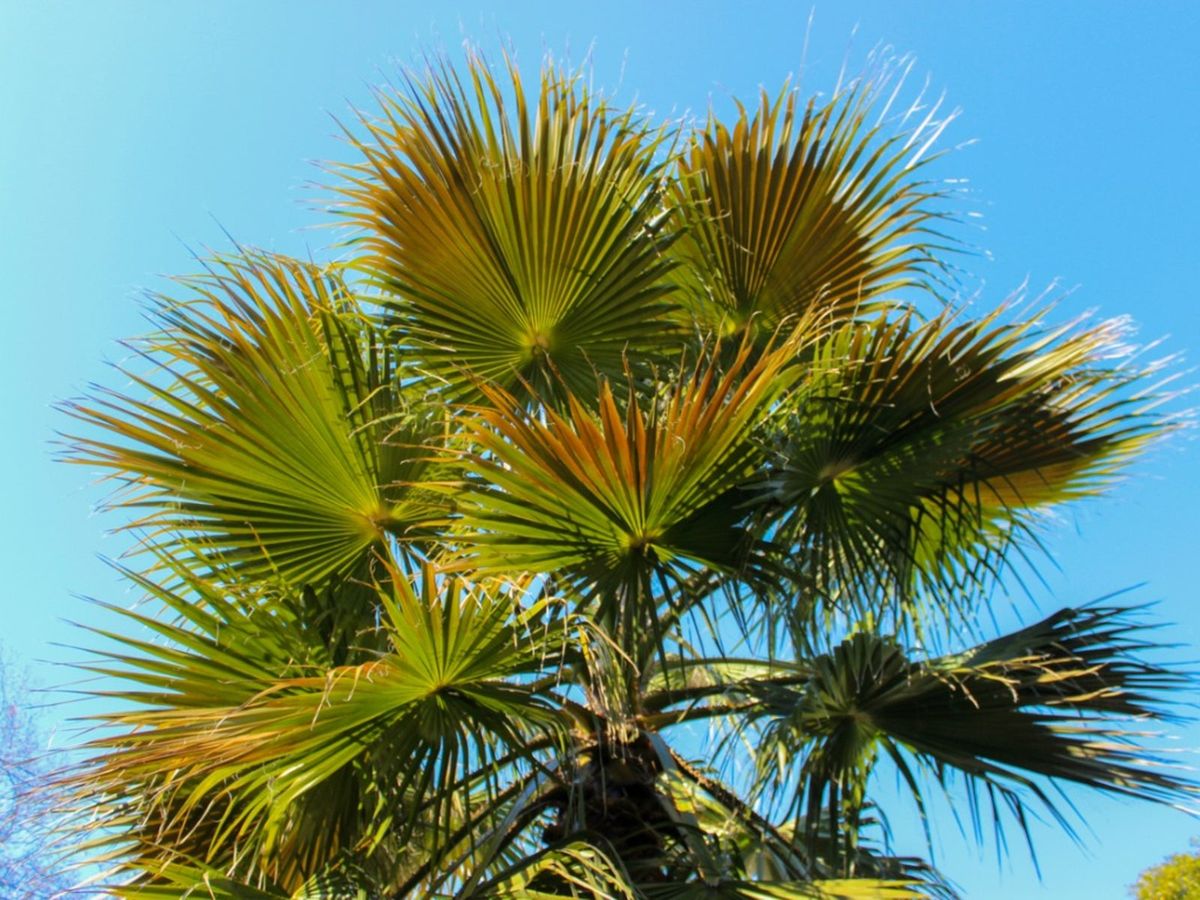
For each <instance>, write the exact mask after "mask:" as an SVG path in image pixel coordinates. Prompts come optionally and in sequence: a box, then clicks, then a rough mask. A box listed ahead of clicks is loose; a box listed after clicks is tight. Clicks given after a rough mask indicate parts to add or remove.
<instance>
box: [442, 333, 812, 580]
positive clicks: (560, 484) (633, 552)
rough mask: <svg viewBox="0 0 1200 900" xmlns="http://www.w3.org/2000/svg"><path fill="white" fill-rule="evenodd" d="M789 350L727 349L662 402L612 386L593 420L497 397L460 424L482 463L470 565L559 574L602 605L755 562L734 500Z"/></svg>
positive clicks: (470, 519) (784, 377) (472, 491)
mask: <svg viewBox="0 0 1200 900" xmlns="http://www.w3.org/2000/svg"><path fill="white" fill-rule="evenodd" d="M795 354H796V346H795V343H794V341H785V342H784V343H783V344H782V345H781V346H780V347H778V348H776V349H775V350H773V351H771V352H768V353H766V354H761V355H760V354H756V353H755V352H754V351H753V349H752V348H751V346H750V345H749V344H748V343H747V344H743V346H742V347H741V349H740V350H739V351H738V352H737V354H736V355H735V356H734V357H733V358H732V359H731V361H729V362H728V363H727V365H726V366H724V367H722V365H721V362H720V356H721V353H720V352H719V350H715V351H714V352H712V353H711V354H710V355H709V356H708V357H707V358H706V359H702V360H701V361H700V362H698V363H697V364H696V365H695V367H694V369H693V370H692V371H691V372H690V373H684V374H682V375H681V380H680V381H679V382H678V383H677V384H676V385H675V387H673V388H671V389H669V390H668V391H666V392H665V394H664V395H663V396H660V397H650V398H639V397H638V396H637V395H636V394H635V393H634V392H633V390H632V389H631V391H630V395H629V397H628V399H627V401H626V403H625V409H624V412H622V411H621V409H620V407H619V404H618V402H617V400H616V398H615V396H614V394H613V391H612V389H611V388H610V386H609V385H608V383H607V382H605V383H602V384H601V386H600V392H599V400H598V404H597V406H598V411H597V412H594V413H593V412H592V411H591V410H590V409H589V408H588V406H586V405H585V404H583V403H581V402H580V401H579V400H577V399H576V398H575V396H574V395H570V396H568V398H567V399H568V402H567V406H566V409H565V410H564V411H563V412H561V413H560V412H556V411H554V410H553V409H546V410H543V411H541V412H539V413H537V414H534V413H528V412H524V411H522V410H521V408H520V407H519V406H518V405H517V404H516V402H515V401H514V400H513V399H512V398H510V397H508V396H506V395H504V394H503V393H501V392H500V391H498V390H496V389H491V388H489V389H487V390H486V394H487V396H488V397H489V398H490V399H491V400H492V405H491V406H489V407H481V408H475V409H472V410H470V411H469V413H468V414H467V415H466V416H464V417H463V418H462V420H461V425H462V427H463V429H464V431H465V433H466V435H467V438H468V440H469V441H470V443H471V445H473V447H474V448H475V449H474V452H473V453H472V454H471V455H470V456H468V458H467V462H466V465H465V467H466V470H467V472H468V473H469V474H470V475H472V476H473V479H472V480H471V481H469V482H468V487H467V492H466V493H465V495H464V497H463V500H462V502H461V503H460V505H459V510H458V511H459V513H460V515H461V517H462V523H463V527H464V528H465V529H468V535H467V536H466V540H467V544H466V546H467V547H470V548H471V550H470V553H471V554H472V564H473V565H475V566H478V567H479V568H480V569H481V570H482V571H490V570H503V569H505V568H506V567H513V566H516V567H518V568H520V569H522V570H526V571H532V572H545V573H555V574H557V575H559V576H560V577H565V578H566V579H567V580H574V581H576V582H577V583H579V584H581V585H591V586H594V587H596V588H598V589H600V590H601V591H602V592H604V591H609V590H612V589H614V588H616V587H619V586H628V585H631V584H632V585H634V586H641V585H642V584H643V583H644V582H645V581H646V580H647V579H648V578H649V576H650V575H651V574H655V573H657V574H659V575H664V576H669V577H670V578H671V579H672V580H682V579H683V578H686V577H687V575H688V574H689V572H690V571H692V569H694V567H695V566H698V565H699V566H707V567H712V568H716V569H718V570H726V571H731V570H733V569H735V568H736V567H737V566H738V564H739V563H740V562H742V561H744V559H745V558H744V556H742V555H740V551H742V550H745V549H747V548H746V547H745V546H744V542H743V541H740V540H739V534H740V533H741V532H740V531H739V530H738V529H737V528H736V527H735V526H736V525H737V522H738V521H739V520H740V519H743V518H744V517H745V516H746V514H747V510H745V509H744V508H741V507H740V506H739V502H738V493H737V491H738V488H739V487H740V486H741V485H742V484H743V483H745V482H746V481H747V480H748V479H749V478H750V477H751V476H752V475H753V473H754V472H755V471H756V470H757V467H758V466H759V465H761V451H760V448H759V446H758V444H757V443H756V442H755V441H754V440H753V439H752V432H753V426H754V425H755V423H756V422H758V421H759V419H761V417H762V416H763V415H764V413H765V412H766V410H767V409H768V408H769V407H770V406H771V403H772V401H773V399H774V398H776V397H778V396H779V394H780V393H782V392H783V391H785V390H786V389H787V387H788V385H789V384H790V383H791V382H793V381H794V380H795V379H796V378H797V377H798V372H799V370H798V369H797V368H796V367H795V366H792V365H791V363H792V362H793V361H794V358H795Z"/></svg>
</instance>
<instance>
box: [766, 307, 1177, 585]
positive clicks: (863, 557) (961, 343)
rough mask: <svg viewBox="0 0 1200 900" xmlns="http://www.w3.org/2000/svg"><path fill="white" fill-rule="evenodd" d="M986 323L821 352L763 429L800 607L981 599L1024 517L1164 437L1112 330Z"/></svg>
mask: <svg viewBox="0 0 1200 900" xmlns="http://www.w3.org/2000/svg"><path fill="white" fill-rule="evenodd" d="M1002 314H1003V313H1002V312H1001V311H997V312H995V313H993V314H991V315H988V316H984V317H982V318H980V319H976V320H974V321H962V322H956V321H955V320H954V318H953V316H952V315H951V314H949V313H947V314H945V315H942V316H939V317H937V318H935V319H933V320H931V321H928V322H926V323H923V324H914V323H913V321H912V319H911V317H908V316H904V317H899V318H897V319H895V320H893V321H891V322H889V323H886V324H884V323H875V324H871V325H855V326H851V327H848V328H846V329H844V330H842V331H841V332H839V333H837V334H836V335H834V336H833V337H831V338H830V339H829V340H827V341H825V342H823V343H822V344H821V345H820V347H819V349H818V350H817V352H816V353H815V354H814V358H813V360H812V365H811V369H810V371H809V373H808V377H807V378H806V379H805V381H804V382H803V384H802V385H801V386H800V387H799V388H798V390H797V391H795V392H794V394H793V396H792V397H791V398H789V403H790V404H791V405H790V408H789V409H788V410H786V411H785V412H784V413H783V414H782V415H780V417H779V419H778V420H777V422H776V427H777V433H778V438H777V440H776V447H777V455H776V456H775V458H774V461H773V465H772V467H771V470H770V474H769V475H768V477H767V478H766V479H765V480H764V482H763V483H762V485H761V493H760V497H761V499H762V502H763V508H764V512H765V513H766V515H767V518H768V520H769V521H772V522H777V523H778V530H777V531H776V532H775V539H776V541H778V542H779V544H780V546H781V547H782V548H784V550H785V552H786V554H787V558H788V559H789V560H790V564H791V568H792V571H793V572H794V573H795V578H796V581H797V583H798V584H799V585H800V586H801V589H802V590H803V591H806V592H809V593H815V594H816V596H817V597H818V598H820V599H822V600H824V601H826V602H842V603H845V604H846V605H848V606H855V605H863V604H865V605H867V608H872V607H871V604H872V603H873V602H874V601H875V600H876V599H877V598H878V597H880V596H881V595H882V596H883V597H890V598H892V599H893V600H896V599H898V600H899V601H900V602H901V603H906V602H907V601H908V598H909V597H910V596H911V593H912V592H913V591H914V590H916V589H918V588H923V587H925V588H929V589H930V591H931V592H932V593H933V594H935V595H937V594H938V593H939V592H940V593H941V595H942V596H949V597H953V596H957V593H958V589H959V588H961V587H962V586H963V585H967V586H972V587H976V586H980V585H984V584H987V583H989V582H990V581H991V580H992V579H993V578H994V576H996V575H997V574H999V572H1000V571H1001V570H1002V568H1003V566H1004V560H1005V556H1006V553H1007V552H1008V551H1009V549H1010V548H1011V546H1012V544H1013V541H1014V540H1015V539H1017V538H1020V537H1024V536H1026V532H1027V531H1028V530H1029V529H1030V527H1031V525H1032V524H1033V523H1034V521H1035V519H1034V514H1035V513H1037V512H1038V511H1040V510H1044V509H1046V508H1048V507H1051V506H1053V505H1055V504H1058V503H1062V502H1064V501H1068V500H1074V499H1078V498H1081V497H1086V496H1090V495H1093V494H1096V493H1098V492H1099V491H1101V490H1102V489H1103V488H1104V487H1105V486H1107V485H1108V484H1109V483H1110V482H1111V481H1112V479H1113V476H1114V475H1115V474H1116V473H1117V472H1118V471H1119V470H1120V469H1121V467H1122V466H1123V465H1124V464H1125V463H1126V461H1128V460H1129V459H1130V458H1131V457H1132V456H1133V455H1134V454H1135V453H1136V451H1137V450H1139V449H1140V448H1142V447H1143V446H1144V445H1145V444H1146V442H1147V441H1149V440H1150V439H1151V438H1153V437H1154V436H1155V435H1157V434H1160V433H1161V432H1162V430H1163V429H1164V422H1163V420H1162V419H1161V418H1160V417H1158V416H1156V415H1155V414H1152V413H1151V412H1150V410H1151V409H1152V407H1153V406H1154V405H1155V404H1156V402H1157V400H1158V399H1159V398H1157V397H1156V396H1153V390H1152V389H1150V388H1149V387H1147V385H1146V384H1145V383H1144V382H1145V378H1144V375H1145V372H1144V370H1142V369H1137V368H1134V369H1127V370H1121V369H1113V368H1111V367H1110V365H1111V363H1110V358H1111V357H1112V356H1113V355H1114V354H1115V353H1119V352H1121V351H1122V346H1121V343H1120V342H1121V339H1122V337H1123V332H1122V329H1121V327H1120V324H1119V323H1114V322H1104V323H1101V324H1099V325H1097V326H1094V327H1089V328H1072V327H1070V326H1064V327H1060V328H1051V327H1050V326H1049V325H1048V324H1046V323H1045V320H1044V314H1040V315H1033V316H1030V317H1028V318H1026V319H1025V320H1024V321H1021V322H1019V323H1016V324H1007V323H1005V322H1003V321H1001V320H1000V316H1001V315H1002Z"/></svg>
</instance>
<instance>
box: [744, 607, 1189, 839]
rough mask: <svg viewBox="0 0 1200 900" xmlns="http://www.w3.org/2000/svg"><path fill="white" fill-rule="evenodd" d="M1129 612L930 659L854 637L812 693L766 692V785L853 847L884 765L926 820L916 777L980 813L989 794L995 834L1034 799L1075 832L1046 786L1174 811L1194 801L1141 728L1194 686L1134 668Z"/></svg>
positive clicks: (797, 689) (809, 822)
mask: <svg viewBox="0 0 1200 900" xmlns="http://www.w3.org/2000/svg"><path fill="white" fill-rule="evenodd" d="M1128 612H1129V610H1127V609H1123V608H1120V607H1105V606H1093V607H1086V608H1082V609H1066V610H1063V611H1061V612H1058V613H1056V614H1054V615H1053V616H1050V617H1049V618H1047V619H1045V620H1043V621H1042V622H1039V623H1037V624H1035V625H1032V626H1029V627H1028V628H1024V629H1022V630H1020V631H1017V632H1015V633H1013V634H1010V635H1006V636H1004V637H1001V638H997V639H995V640H992V641H989V642H987V643H984V644H981V645H979V646H978V647H975V648H973V649H971V650H969V651H967V652H965V653H961V654H957V655H954V656H947V657H941V658H937V659H932V660H926V661H911V660H910V658H909V656H908V655H907V654H906V653H905V652H904V651H903V650H902V649H901V648H900V647H899V645H897V644H896V643H895V642H893V641H891V640H889V639H887V638H886V637H882V636H880V635H878V634H873V633H870V632H860V633H858V634H855V635H853V636H851V637H850V638H848V639H847V640H845V641H844V642H843V643H841V644H840V645H839V646H837V647H836V648H834V650H833V651H832V652H831V653H829V654H826V655H823V656H820V657H818V658H817V659H815V660H814V661H813V675H812V678H811V680H810V681H808V682H807V683H806V684H804V685H802V686H800V685H797V686H789V685H779V684H764V685H763V687H762V690H761V692H760V694H761V698H762V700H761V706H760V708H759V709H758V710H756V711H755V712H754V713H752V715H751V718H752V719H754V718H756V719H760V720H761V721H763V722H764V723H765V725H766V727H765V730H764V732H763V740H762V743H761V745H760V748H759V754H760V756H759V759H760V765H761V766H763V767H764V768H763V772H764V774H765V775H766V777H767V780H768V781H769V782H770V783H772V784H775V785H784V784H794V785H795V787H796V794H795V804H796V806H795V809H796V812H798V813H799V814H801V815H802V816H803V819H804V824H805V829H806V830H807V832H808V834H809V835H810V839H811V836H813V835H815V834H816V833H817V830H818V829H819V828H821V827H822V825H823V824H824V823H826V822H828V823H829V824H830V825H831V826H832V827H831V828H830V832H831V833H833V834H838V833H842V832H843V831H844V832H845V833H846V837H847V839H848V840H850V841H851V842H852V839H853V831H854V830H855V829H856V822H855V817H856V815H857V812H856V810H860V809H861V805H862V791H863V790H864V789H865V786H866V779H867V778H868V777H869V775H870V772H871V769H872V766H873V765H874V764H875V761H876V760H877V759H878V758H879V757H881V756H883V757H886V758H888V759H890V760H891V761H892V762H893V763H895V765H896V766H897V767H898V769H899V771H900V773H901V774H902V776H903V778H904V781H905V782H906V783H907V784H908V786H909V787H910V789H911V790H912V791H913V794H914V797H915V799H916V800H917V802H918V804H919V805H922V809H923V802H922V799H921V789H920V787H919V780H920V776H921V774H923V773H926V774H929V775H932V777H933V778H934V779H935V780H936V781H937V782H939V783H942V784H943V785H945V784H947V783H949V782H951V781H953V779H954V778H955V777H956V776H959V777H961V778H963V779H964V780H965V783H966V786H967V788H968V791H969V793H970V799H971V803H970V809H971V810H972V814H973V815H978V811H979V801H978V798H977V797H976V794H977V792H978V791H979V790H980V789H982V790H983V791H984V792H985V793H986V795H987V796H988V797H989V798H990V799H991V800H992V802H993V806H994V809H993V812H994V815H995V816H996V821H997V825H998V826H999V824H1000V820H999V815H1000V811H1001V806H1000V805H998V804H1000V801H1001V800H1002V801H1003V803H1002V806H1003V807H1004V808H1008V809H1010V810H1011V811H1012V812H1013V814H1014V816H1015V818H1016V820H1017V823H1018V825H1019V826H1020V827H1021V828H1022V829H1025V828H1026V827H1027V812H1026V802H1027V801H1026V799H1024V798H1025V796H1026V795H1032V796H1033V797H1034V798H1036V800H1037V801H1039V802H1040V803H1041V804H1042V805H1044V807H1045V808H1046V809H1047V810H1048V811H1049V812H1050V813H1051V814H1052V815H1054V816H1055V818H1056V819H1058V820H1059V821H1060V823H1061V824H1063V825H1064V826H1068V827H1069V825H1068V823H1067V821H1066V819H1065V818H1064V817H1063V815H1062V814H1061V812H1060V811H1059V810H1058V808H1057V806H1056V805H1055V804H1054V802H1053V801H1052V800H1051V798H1050V796H1049V794H1048V793H1047V792H1046V790H1045V789H1044V788H1043V787H1042V786H1041V784H1040V783H1039V782H1038V781H1037V780H1036V779H1037V778H1038V777H1039V776H1040V777H1044V778H1048V779H1052V780H1055V781H1062V782H1071V783H1075V784H1079V785H1085V786H1087V787H1091V788H1096V789H1099V790H1102V791H1107V792H1109V793H1114V794H1121V795H1124V796H1128V797H1138V798H1145V799H1153V800H1158V801H1160V802H1168V803H1170V802H1177V801H1179V800H1180V799H1181V798H1183V797H1185V796H1188V795H1194V794H1195V793H1196V790H1197V789H1196V787H1195V786H1193V784H1192V783H1191V782H1190V781H1189V780H1187V779H1186V778H1185V777H1183V776H1182V775H1181V774H1180V773H1179V772H1178V771H1172V769H1171V767H1170V766H1168V765H1167V762H1166V760H1165V758H1163V757H1162V756H1158V755H1155V754H1154V753H1153V752H1152V751H1149V750H1146V749H1144V748H1142V747H1139V746H1138V743H1139V742H1138V740H1137V739H1138V738H1139V737H1144V729H1145V723H1146V722H1148V721H1154V720H1161V719H1163V718H1166V717H1167V713H1166V712H1165V711H1164V709H1163V708H1162V707H1161V706H1160V704H1161V703H1162V701H1161V700H1159V699H1158V698H1161V697H1165V696H1168V695H1169V693H1170V692H1171V691H1173V690H1177V689H1180V688H1182V687H1184V686H1186V685H1187V684H1189V678H1188V677H1187V676H1185V675H1181V674H1178V673H1173V672H1171V671H1169V670H1167V669H1164V668H1162V667H1160V666H1157V665H1154V664H1152V663H1148V662H1145V661H1143V660H1141V659H1139V658H1138V654H1139V653H1140V652H1141V651H1143V650H1145V649H1146V648H1147V647H1150V646H1152V645H1149V644H1146V643H1145V642H1144V641H1143V640H1142V639H1141V636H1140V634H1139V629H1138V628H1137V627H1136V626H1134V625H1132V624H1130V622H1129V621H1128ZM743 689H746V687H745V686H743ZM749 689H750V690H751V691H752V690H753V688H749ZM793 766H794V767H795V768H793Z"/></svg>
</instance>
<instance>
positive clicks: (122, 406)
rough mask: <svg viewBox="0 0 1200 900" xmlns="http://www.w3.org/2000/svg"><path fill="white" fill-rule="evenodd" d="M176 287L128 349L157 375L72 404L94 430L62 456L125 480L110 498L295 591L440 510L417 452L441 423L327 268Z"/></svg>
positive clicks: (293, 267)
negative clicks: (152, 324) (410, 390)
mask: <svg viewBox="0 0 1200 900" xmlns="http://www.w3.org/2000/svg"><path fill="white" fill-rule="evenodd" d="M183 283H184V286H185V287H186V288H188V290H189V292H190V294H191V296H190V297H189V299H186V300H173V299H170V298H166V297H161V298H158V299H157V300H156V302H155V307H154V309H153V311H152V314H153V316H154V317H155V318H156V319H157V320H158V322H159V323H160V324H161V325H162V330H161V331H160V332H159V333H158V334H156V335H154V336H152V337H150V338H148V339H146V341H145V344H144V347H138V348H137V349H138V350H139V351H141V352H142V354H143V355H144V357H145V358H146V359H147V360H148V362H149V364H150V365H151V366H152V367H153V369H152V370H151V371H149V372H144V373H143V372H136V371H133V370H130V369H127V370H124V372H123V374H125V375H126V376H127V377H128V378H129V379H130V380H131V381H132V383H133V385H134V386H135V388H136V392H130V393H120V392H117V391H112V390H107V389H97V392H96V394H95V396H94V397H93V398H91V399H86V400H81V401H77V402H74V403H71V404H69V405H68V407H67V410H68V412H70V413H71V414H72V415H73V416H75V417H76V418H78V419H80V420H82V421H83V422H84V423H86V424H87V425H89V426H91V427H90V428H89V429H88V430H87V431H85V432H84V433H83V434H82V436H79V437H77V438H76V439H75V443H74V445H73V447H72V450H71V452H70V456H69V458H70V459H71V460H72V461H77V462H83V463H86V464H89V465H94V466H99V467H101V468H103V469H106V470H108V471H109V472H111V474H112V477H113V478H115V479H116V480H117V481H118V482H120V483H121V484H122V485H124V487H125V490H123V491H118V492H117V493H116V494H115V495H114V498H113V500H112V504H111V505H113V506H117V507H121V508H129V509H134V510H141V511H144V512H143V514H142V516H141V517H140V518H138V519H137V520H136V522H135V523H134V525H135V526H136V527H138V528H141V529H149V530H150V531H151V533H152V534H154V535H156V536H159V535H161V534H162V533H164V532H166V533H172V532H182V531H186V532H187V533H188V536H189V537H190V538H191V539H192V540H193V541H197V542H198V541H205V542H207V544H208V545H209V547H210V548H211V551H212V552H213V553H214V554H215V555H219V556H220V557H221V559H222V562H223V563H224V564H225V565H230V566H235V567H237V568H239V569H241V570H243V574H244V576H245V577H246V578H262V577H268V578H269V577H276V576H278V577H281V578H283V579H284V580H285V581H287V582H289V583H292V584H296V585H300V584H304V583H309V582H312V583H317V582H320V581H321V580H322V579H324V578H325V577H327V576H329V575H330V574H332V573H335V572H345V571H348V570H351V569H353V568H354V567H355V566H356V565H358V564H360V563H361V562H362V561H363V560H364V559H365V558H366V557H367V556H368V555H369V553H370V552H371V549H372V547H374V546H377V545H378V544H379V543H380V542H381V541H382V540H383V539H384V537H385V535H388V534H391V535H395V536H400V537H408V536H411V533H412V531H413V530H414V529H419V527H420V525H421V524H422V523H423V522H424V521H426V520H427V519H428V518H430V517H431V516H432V515H434V514H435V513H437V510H436V509H434V508H433V507H432V506H431V501H432V499H433V495H432V494H429V493H428V492H424V491H422V490H421V489H420V486H419V481H420V480H421V476H422V468H423V466H424V465H425V463H424V459H425V457H427V456H428V451H426V450H424V449H422V448H420V447H419V446H418V444H419V443H420V441H421V440H422V439H425V438H427V437H428V436H429V434H430V432H433V433H435V434H436V423H433V422H431V421H430V418H431V415H430V414H427V413H423V412H421V411H420V410H419V409H418V408H415V403H414V401H413V400H412V399H411V398H410V397H409V396H407V393H406V391H405V390H404V388H403V387H402V385H401V383H400V379H401V378H403V377H405V376H404V375H402V374H401V373H399V372H398V361H397V358H396V356H395V354H394V353H392V352H391V351H389V350H387V349H386V348H385V347H383V346H382V345H381V342H380V338H379V336H378V335H377V334H375V333H374V331H373V329H372V327H371V326H370V325H369V324H368V323H367V322H366V320H365V319H364V318H363V317H362V316H361V314H359V313H358V311H357V308H356V306H355V304H354V302H353V301H352V299H351V297H350V295H349V293H348V290H347V288H346V286H345V285H344V283H343V282H342V281H341V279H340V277H339V276H338V273H337V272H336V271H333V270H329V269H322V268H320V267H317V266H315V265H311V264H308V263H303V262H299V261H296V260H290V259H285V258H282V257H278V256H270V255H266V254H261V253H249V254H246V255H243V256H237V257H222V258H219V259H217V260H214V261H213V262H212V264H211V268H210V269H209V272H208V274H207V275H204V276H200V277H196V278H190V279H186V280H184V282H183ZM414 482H418V484H416V485H415V486H414Z"/></svg>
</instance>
